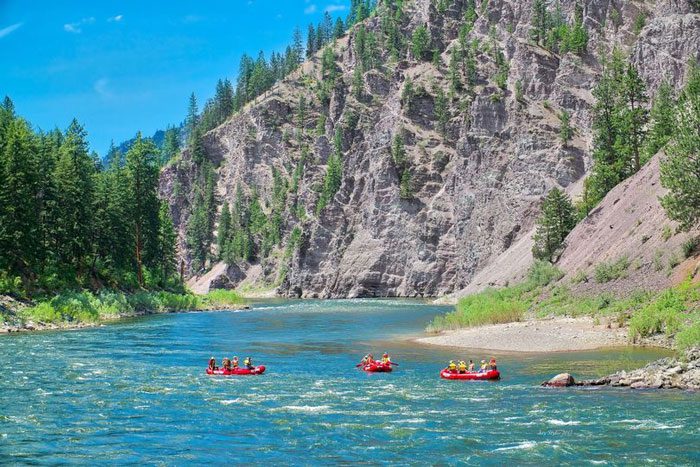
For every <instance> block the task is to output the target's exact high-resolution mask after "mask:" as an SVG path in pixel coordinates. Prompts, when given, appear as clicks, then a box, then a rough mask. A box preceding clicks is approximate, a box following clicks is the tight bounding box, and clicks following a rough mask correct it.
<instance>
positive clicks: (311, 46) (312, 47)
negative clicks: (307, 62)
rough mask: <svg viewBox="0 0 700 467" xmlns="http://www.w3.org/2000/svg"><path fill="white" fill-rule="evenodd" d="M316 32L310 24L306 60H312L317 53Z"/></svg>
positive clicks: (307, 34) (307, 35)
mask: <svg viewBox="0 0 700 467" xmlns="http://www.w3.org/2000/svg"><path fill="white" fill-rule="evenodd" d="M317 50H318V49H317V48H316V30H315V29H314V25H313V24H309V27H308V28H307V32H306V58H311V57H313V55H314V54H315V53H316V51H317Z"/></svg>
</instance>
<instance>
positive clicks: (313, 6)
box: [304, 3, 316, 15]
mask: <svg viewBox="0 0 700 467" xmlns="http://www.w3.org/2000/svg"><path fill="white" fill-rule="evenodd" d="M312 13H316V4H315V3H312V4H311V5H309V6H307V7H306V8H304V14H305V15H310V14H312Z"/></svg>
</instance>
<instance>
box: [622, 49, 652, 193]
mask: <svg viewBox="0 0 700 467" xmlns="http://www.w3.org/2000/svg"><path fill="white" fill-rule="evenodd" d="M620 98H621V111H620V115H619V121H618V125H619V132H618V136H619V137H618V140H617V141H616V145H615V148H616V150H617V152H618V154H619V156H618V157H620V158H622V163H623V164H624V167H623V169H622V174H621V176H622V179H624V178H627V177H629V176H630V175H632V174H634V173H636V172H638V171H639V169H640V167H641V159H642V157H641V154H642V150H643V148H642V145H643V142H644V137H645V134H646V126H647V121H648V111H647V109H646V103H647V101H648V98H647V95H646V85H645V84H644V81H643V80H642V78H641V77H640V76H639V73H638V72H637V68H636V67H635V66H634V65H632V64H631V63H628V64H627V69H626V70H625V74H624V76H623V79H622V86H621V90H620Z"/></svg>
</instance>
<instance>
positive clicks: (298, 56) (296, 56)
mask: <svg viewBox="0 0 700 467" xmlns="http://www.w3.org/2000/svg"><path fill="white" fill-rule="evenodd" d="M290 52H291V53H289V54H287V57H289V60H288V61H289V65H290V68H289V69H288V70H287V72H288V73H291V72H292V71H294V70H295V69H296V67H297V66H299V65H300V64H301V62H302V57H303V56H304V45H303V42H302V38H301V30H300V29H299V28H295V29H294V35H293V36H292V46H291V49H290Z"/></svg>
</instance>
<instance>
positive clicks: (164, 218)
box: [158, 203, 177, 287]
mask: <svg viewBox="0 0 700 467" xmlns="http://www.w3.org/2000/svg"><path fill="white" fill-rule="evenodd" d="M176 241H177V233H175V227H174V226H173V219H172V217H170V208H168V205H167V204H166V203H160V209H159V211H158V259H159V260H160V278H161V280H160V285H161V287H165V286H167V281H168V279H169V278H170V277H171V276H172V275H173V274H174V272H175V271H176V267H177V264H176V261H175V260H176V258H175V255H176V249H175V243H176Z"/></svg>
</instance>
